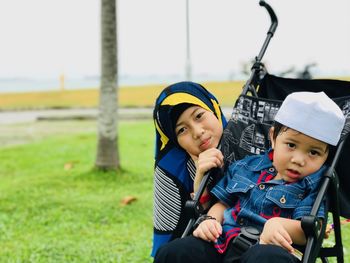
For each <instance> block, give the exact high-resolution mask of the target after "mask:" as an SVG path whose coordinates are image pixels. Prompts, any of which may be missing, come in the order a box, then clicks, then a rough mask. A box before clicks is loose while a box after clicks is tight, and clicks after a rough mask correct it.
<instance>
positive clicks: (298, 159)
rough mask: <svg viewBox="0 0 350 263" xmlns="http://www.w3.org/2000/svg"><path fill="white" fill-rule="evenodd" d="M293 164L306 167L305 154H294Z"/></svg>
mask: <svg viewBox="0 0 350 263" xmlns="http://www.w3.org/2000/svg"><path fill="white" fill-rule="evenodd" d="M291 162H292V163H294V164H297V165H300V166H304V165H305V157H304V155H303V154H294V155H293V156H292V159H291Z"/></svg>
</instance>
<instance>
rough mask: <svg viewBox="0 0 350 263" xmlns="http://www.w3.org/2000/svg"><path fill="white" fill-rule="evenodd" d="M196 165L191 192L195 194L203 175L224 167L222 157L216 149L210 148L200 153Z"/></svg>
mask: <svg viewBox="0 0 350 263" xmlns="http://www.w3.org/2000/svg"><path fill="white" fill-rule="evenodd" d="M195 163H196V177H195V178H194V183H193V191H194V192H195V193H196V192H197V190H198V188H199V185H200V183H201V181H202V179H203V176H204V174H205V173H206V172H207V171H209V170H210V169H212V168H215V167H218V168H221V167H222V166H223V165H224V156H223V154H222V152H221V151H220V150H218V149H216V148H211V149H208V150H205V151H204V152H202V153H200V154H199V156H198V159H197V160H195Z"/></svg>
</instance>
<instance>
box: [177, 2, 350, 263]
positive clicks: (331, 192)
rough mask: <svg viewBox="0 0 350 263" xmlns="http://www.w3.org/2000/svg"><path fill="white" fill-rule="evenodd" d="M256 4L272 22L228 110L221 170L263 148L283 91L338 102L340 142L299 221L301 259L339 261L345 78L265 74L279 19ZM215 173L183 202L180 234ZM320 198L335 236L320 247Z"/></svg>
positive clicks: (348, 207) (346, 200) (349, 121)
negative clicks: (265, 59) (302, 236)
mask: <svg viewBox="0 0 350 263" xmlns="http://www.w3.org/2000/svg"><path fill="white" fill-rule="evenodd" d="M259 4H260V5H261V6H263V7H264V8H266V10H267V11H268V13H269V15H270V18H271V26H270V28H269V30H268V33H267V38H266V39H265V42H264V44H263V46H262V49H261V51H260V53H259V55H258V56H257V57H256V58H255V63H254V64H253V66H252V72H251V75H250V78H249V80H248V81H247V82H246V84H245V85H244V87H243V91H242V93H241V95H240V96H239V98H238V99H237V101H236V103H235V106H234V108H233V111H232V115H231V118H230V120H229V122H228V124H227V126H226V128H225V129H224V133H223V137H222V140H221V144H220V149H221V151H222V152H223V154H224V157H225V168H227V167H228V166H229V165H230V163H232V162H234V161H236V160H240V159H242V158H244V157H245V156H247V155H252V154H260V153H262V152H264V151H266V150H267V149H268V147H269V141H268V131H269V128H270V127H271V125H272V124H273V120H274V116H275V114H276V113H277V111H278V109H279V107H280V106H281V104H282V101H283V100H284V99H285V97H286V96H287V95H288V94H290V93H291V92H297V91H312V92H320V91H323V92H325V93H326V94H327V95H328V96H329V97H330V98H332V99H333V100H334V101H335V102H336V103H337V104H338V105H339V107H340V108H341V109H342V111H343V113H344V115H345V116H347V118H346V123H345V127H344V130H343V133H342V136H341V140H340V143H339V144H338V146H337V149H336V153H335V156H334V158H333V161H332V163H331V165H330V167H329V168H328V170H327V171H326V172H325V174H324V176H323V177H324V178H323V179H322V183H321V187H320V189H319V193H318V196H317V198H316V201H315V203H314V205H313V207H312V210H311V213H310V215H309V216H307V217H304V218H303V219H302V228H303V230H304V232H305V235H306V237H307V244H306V246H305V250H304V253H303V258H302V262H307V263H311V262H315V261H316V258H318V257H319V258H320V259H321V261H322V262H323V263H325V262H328V258H329V257H336V259H337V262H340V263H341V262H344V254H343V245H342V238H341V227H340V226H341V222H340V217H345V218H350V194H349V191H348V190H347V189H346V187H347V185H349V184H350V179H349V175H350V168H349V166H348V165H347V161H350V160H349V156H350V140H349V139H347V137H348V133H349V130H350V114H349V112H350V82H347V81H340V80H330V79H321V80H310V79H290V78H281V77H277V76H273V75H270V74H269V73H267V72H266V69H265V68H264V65H263V64H262V63H261V60H262V57H263V55H264V53H265V51H266V48H267V46H268V44H269V41H270V40H271V38H272V37H273V34H274V32H275V30H276V28H277V25H278V21H277V17H276V15H275V13H274V11H273V9H272V8H271V7H270V6H269V5H268V4H267V3H266V2H264V1H260V2H259ZM225 168H224V169H225ZM347 175H348V176H347ZM218 176H220V175H218V170H217V169H213V170H211V171H209V172H208V173H206V174H205V176H204V177H203V180H202V182H201V185H200V187H199V190H198V193H197V194H196V197H195V199H194V200H191V201H188V202H187V203H186V209H187V211H188V213H190V214H191V219H190V221H189V222H188V225H187V227H186V230H185V231H184V233H183V235H182V236H183V237H184V236H186V235H188V233H189V232H190V231H191V229H192V227H193V224H194V223H195V220H196V218H197V217H198V216H199V215H200V214H201V213H203V209H202V208H201V205H200V203H199V199H200V197H201V195H202V193H203V192H204V189H205V187H206V186H207V184H208V181H209V179H210V178H211V177H213V178H215V177H216V178H217V177H218ZM325 196H326V200H327V210H328V212H329V213H328V214H329V215H332V218H333V224H332V226H333V228H334V239H335V244H334V246H333V247H322V243H323V240H324V235H325V228H326V225H327V224H326V222H327V221H326V220H325V223H324V224H320V222H319V221H318V219H317V217H316V214H317V212H318V210H319V208H320V206H321V203H322V200H323V199H324V197H325ZM326 219H327V218H326Z"/></svg>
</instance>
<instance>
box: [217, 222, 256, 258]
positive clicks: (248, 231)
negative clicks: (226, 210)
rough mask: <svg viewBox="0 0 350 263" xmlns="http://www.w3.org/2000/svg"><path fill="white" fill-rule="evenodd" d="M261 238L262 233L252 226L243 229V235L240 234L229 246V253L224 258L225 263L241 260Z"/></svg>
mask: <svg viewBox="0 0 350 263" xmlns="http://www.w3.org/2000/svg"><path fill="white" fill-rule="evenodd" d="M259 237H260V231H259V230H258V229H256V228H255V227H252V226H247V227H242V228H241V233H239V234H238V236H236V237H235V238H234V239H233V240H232V241H231V244H230V246H229V248H228V249H229V251H227V252H226V255H225V257H224V261H223V262H224V263H232V262H236V260H239V258H240V257H241V256H242V255H243V254H244V252H246V251H247V250H248V249H249V248H250V247H251V246H253V245H255V244H256V243H258V241H259Z"/></svg>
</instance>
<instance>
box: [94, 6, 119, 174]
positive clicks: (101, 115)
mask: <svg viewBox="0 0 350 263" xmlns="http://www.w3.org/2000/svg"><path fill="white" fill-rule="evenodd" d="M101 39H102V42H101V50H102V54H101V59H102V60H101V87H100V102H99V112H98V142H97V156H96V163H95V165H96V167H97V168H99V169H102V170H110V169H118V168H119V165H120V163H119V151H118V132H117V123H118V118H117V116H118V115H117V108H118V104H117V20H116V0H101Z"/></svg>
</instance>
